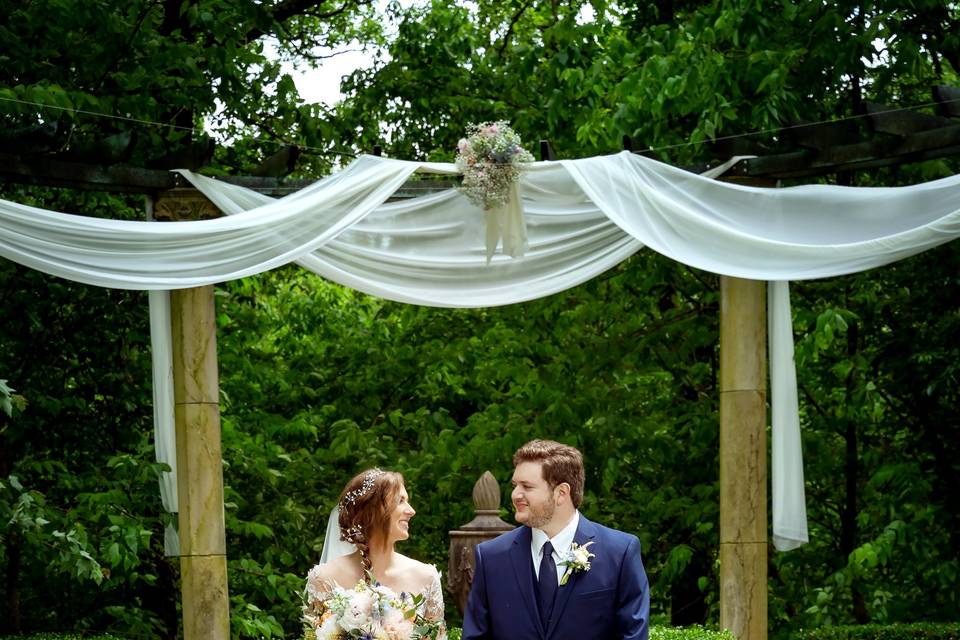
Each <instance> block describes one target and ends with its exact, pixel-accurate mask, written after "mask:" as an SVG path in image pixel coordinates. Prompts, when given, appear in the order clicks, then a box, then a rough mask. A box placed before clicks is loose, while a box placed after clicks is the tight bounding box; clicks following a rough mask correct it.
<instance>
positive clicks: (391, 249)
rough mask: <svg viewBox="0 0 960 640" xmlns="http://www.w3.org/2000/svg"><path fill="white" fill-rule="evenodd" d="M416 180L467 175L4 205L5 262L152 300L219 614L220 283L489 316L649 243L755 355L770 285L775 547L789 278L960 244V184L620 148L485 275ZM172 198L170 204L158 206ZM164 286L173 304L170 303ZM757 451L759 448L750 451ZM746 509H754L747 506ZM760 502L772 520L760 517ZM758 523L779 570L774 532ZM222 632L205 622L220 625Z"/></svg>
mask: <svg viewBox="0 0 960 640" xmlns="http://www.w3.org/2000/svg"><path fill="white" fill-rule="evenodd" d="M417 172H426V173H436V174H446V175H452V174H454V173H455V172H456V170H455V168H454V167H453V166H452V165H449V164H441V163H416V162H406V161H400V160H390V159H384V158H379V157H375V156H363V157H361V158H359V159H358V160H357V161H355V162H354V163H352V164H350V165H348V166H347V167H345V168H344V169H343V170H342V171H340V172H338V173H336V174H334V175H332V176H330V177H328V178H325V179H323V180H320V181H318V182H316V183H314V184H312V185H310V186H308V187H306V188H304V189H301V190H299V191H297V192H295V193H293V194H291V195H288V196H285V197H283V198H279V199H276V200H274V199H271V198H269V197H268V196H264V195H262V194H259V193H257V192H256V191H254V190H251V189H248V188H244V187H240V186H237V185H233V184H229V183H227V182H225V181H221V180H215V179H211V178H206V177H203V176H200V175H197V174H194V173H191V172H188V171H182V172H180V175H182V176H183V178H184V179H185V180H187V181H188V182H189V183H190V184H191V185H192V186H193V187H194V188H196V189H197V190H198V191H199V192H200V193H202V194H203V195H204V196H205V197H206V198H207V199H209V201H210V202H212V203H213V204H214V205H215V206H216V207H217V208H218V209H219V210H220V211H222V212H223V213H225V214H228V215H227V216H226V217H222V218H216V219H209V220H192V221H184V222H178V223H176V224H170V223H166V222H121V221H112V220H103V219H91V218H85V217H80V216H72V215H69V214H64V213H58V212H52V211H45V210H42V209H37V208H33V207H29V206H26V205H22V204H17V203H13V202H6V201H0V255H2V256H4V257H6V258H8V259H10V260H13V261H15V262H18V263H20V264H23V265H25V266H28V267H31V268H34V269H37V270H40V271H43V272H45V273H49V274H52V275H56V276H60V277H63V278H67V279H70V280H75V281H78V282H84V283H87V284H92V285H96V286H104V287H114V288H125V289H140V290H148V291H150V292H151V293H150V299H151V324H152V331H153V340H154V347H155V348H154V356H155V361H154V363H155V368H154V384H155V386H154V390H155V398H156V406H155V411H156V414H157V439H156V441H157V455H158V459H159V460H161V461H166V462H168V463H169V464H170V465H171V468H173V469H174V473H171V474H168V475H167V476H166V477H165V478H164V479H162V482H161V486H162V495H163V497H164V505H165V507H166V508H168V509H170V510H171V511H179V513H180V523H181V528H180V533H181V536H182V543H183V545H184V548H183V549H182V558H181V563H182V564H183V566H184V574H183V575H184V582H185V583H186V582H188V581H191V580H192V581H194V582H195V585H194V586H195V587H196V589H197V592H198V593H199V592H202V591H204V590H206V591H207V592H209V593H211V594H218V593H220V592H221V591H222V594H221V595H222V598H220V597H219V596H217V597H216V598H215V600H217V601H216V602H214V603H213V606H214V608H216V607H220V606H221V604H220V603H221V602H222V606H223V607H225V606H226V586H225V563H224V567H223V572H222V573H223V583H222V584H220V583H219V582H218V580H220V574H221V571H220V570H219V569H211V568H209V567H207V568H199V567H200V565H202V564H204V563H208V562H210V561H211V559H212V562H219V561H218V560H217V557H225V556H224V554H225V548H224V545H225V543H224V542H223V539H222V533H223V532H222V529H223V524H222V477H221V476H220V475H219V474H220V468H219V457H220V453H219V417H218V416H219V413H218V408H217V406H218V405H217V403H218V397H217V395H218V394H217V391H216V350H215V329H214V326H215V325H214V323H213V322H212V320H213V317H212V313H211V312H212V304H213V297H212V285H213V284H215V283H217V282H223V281H227V280H230V279H235V278H242V277H244V276H248V275H252V274H255V273H260V272H263V271H266V270H269V269H272V268H275V267H278V266H280V265H283V264H287V263H290V262H297V263H298V264H300V265H301V266H303V267H305V268H308V269H310V270H312V271H314V272H316V273H318V274H320V275H322V276H324V277H326V278H328V279H331V280H333V281H335V282H339V283H341V284H344V285H346V286H350V287H353V288H356V289H358V290H361V291H365V292H367V293H371V294H374V295H378V296H382V297H384V298H388V299H392V300H396V301H400V302H405V303H412V304H423V305H432V306H459V307H474V306H493V305H502V304H511V303H516V302H522V301H524V300H530V299H534V298H537V297H542V296H546V295H550V294H552V293H555V292H558V291H562V290H564V289H567V288H570V287H572V286H575V285H577V284H579V283H582V282H584V281H586V280H589V279H590V278H592V277H594V276H596V275H598V274H600V273H602V272H603V271H605V270H607V269H609V268H612V267H613V266H615V265H616V264H619V263H620V262H621V261H622V260H624V259H626V258H627V257H629V256H630V255H632V254H634V253H635V252H637V251H639V250H641V249H643V248H645V247H646V248H650V249H653V250H655V251H658V252H659V253H662V254H664V255H666V256H667V257H670V258H672V259H674V260H677V261H679V262H682V263H684V264H687V265H690V266H693V267H697V268H701V269H705V270H708V271H712V272H715V273H718V274H720V275H721V276H724V278H723V282H724V287H725V293H724V296H725V297H724V303H722V313H726V314H727V317H728V322H727V324H726V325H724V324H723V323H722V326H721V340H722V341H724V340H728V341H739V340H740V336H742V335H743V334H751V337H752V338H753V339H754V342H756V341H757V340H756V338H757V334H759V336H760V338H761V340H759V342H761V343H762V336H763V334H764V332H765V331H767V328H766V327H765V326H763V323H762V317H763V308H762V305H761V306H760V307H759V308H758V307H757V302H758V301H761V302H762V296H763V293H762V292H763V288H762V284H761V283H763V282H765V281H766V282H769V283H770V284H769V298H768V303H769V309H770V311H769V334H770V377H771V392H772V406H773V410H772V423H773V428H774V432H773V433H774V440H773V467H772V468H773V505H774V506H773V511H774V513H773V528H774V532H773V533H774V542H775V544H776V545H777V546H778V548H781V549H788V548H792V547H794V546H796V545H798V544H801V543H802V542H804V541H805V540H806V518H805V510H804V503H803V476H802V461H801V454H800V434H799V419H798V410H797V398H796V383H795V371H794V369H793V361H792V335H791V322H790V313H789V293H788V287H787V282H788V281H789V280H797V279H807V278H820V277H828V276H836V275H843V274H848V273H854V272H857V271H862V270H864V269H869V268H872V267H877V266H881V265H884V264H888V263H890V262H894V261H896V260H900V259H903V258H906V257H908V256H910V255H914V254H916V253H919V252H921V251H924V250H927V249H930V248H933V247H935V246H938V245H940V244H943V243H946V242H949V241H951V240H954V239H956V238H957V237H958V235H960V176H953V177H950V178H945V179H942V180H938V181H934V182H930V183H924V184H920V185H915V186H910V187H898V188H854V187H836V186H825V185H810V186H802V187H791V188H784V189H764V188H757V187H750V186H745V185H738V184H729V183H724V182H719V181H716V180H713V179H711V178H709V177H706V176H701V175H697V174H693V173H690V172H687V171H684V170H681V169H677V168H675V167H671V166H669V165H665V164H662V163H659V162H657V161H654V160H651V159H649V158H644V157H641V156H637V155H634V154H632V153H627V152H623V153H620V154H616V155H612V156H602V157H595V158H584V159H579V160H563V161H558V162H538V163H531V164H530V165H529V166H528V168H527V170H526V171H525V172H524V178H523V180H522V189H521V195H522V203H523V211H524V219H525V221H526V228H527V236H528V242H527V247H526V250H525V251H523V252H522V255H518V256H516V257H512V258H511V257H507V256H505V255H499V254H498V255H494V256H493V258H492V260H490V261H489V263H488V262H487V260H486V250H487V246H486V242H485V238H486V232H487V229H486V228H485V224H486V222H485V218H484V215H483V212H482V211H480V210H479V209H477V208H476V207H474V206H473V205H471V204H470V203H469V202H467V201H466V200H465V199H464V198H463V197H462V196H461V195H460V194H459V193H458V192H457V191H455V190H446V191H442V192H437V193H432V194H429V195H424V196H420V197H414V198H408V199H404V200H399V201H390V198H391V196H393V194H394V193H395V192H396V191H397V190H398V189H399V188H401V187H402V186H403V185H404V184H405V183H407V181H408V180H410V178H411V177H412V176H413V175H414V174H415V173H417ZM177 197H178V196H170V195H169V194H168V195H167V196H161V197H160V198H159V200H158V202H157V203H156V205H157V207H158V208H161V207H162V206H164V199H165V198H166V199H167V201H168V203H169V201H170V199H171V198H173V199H174V201H175V199H176V198H177ZM174 206H175V205H174ZM168 291H173V292H174V293H173V303H172V305H171V302H170V296H168V294H167V292H168ZM738 291H748V292H749V297H748V298H747V299H748V300H749V301H750V303H749V304H741V303H739V302H737V301H736V300H734V299H733V298H728V297H727V295H728V294H729V295H736V292H738ZM171 307H172V309H171ZM171 318H172V319H173V322H172V324H171ZM758 318H759V319H760V320H761V322H760V323H759V324H758V323H757V319H758ZM740 323H750V325H749V326H746V325H745V324H740ZM748 342H749V340H748ZM721 348H722V350H725V351H726V352H727V353H728V354H731V355H729V356H728V357H729V358H730V359H734V360H736V359H740V360H741V361H742V363H743V365H744V366H742V367H736V368H733V369H730V371H732V372H733V373H732V374H731V375H727V376H722V379H721V394H722V395H721V421H723V420H724V416H723V414H724V412H725V411H726V412H727V413H728V414H729V413H730V412H731V411H734V412H743V413H746V414H750V416H749V419H750V420H752V421H753V423H754V426H755V425H756V424H758V420H759V424H760V427H761V431H763V430H764V429H765V426H766V418H765V415H766V414H765V409H763V407H765V375H766V372H765V367H764V362H763V354H762V352H761V353H760V354H759V356H758V354H757V352H756V351H755V350H754V351H749V350H748V351H747V352H745V353H743V354H740V353H739V351H738V350H737V349H736V348H726V349H724V346H723V344H722V347H721ZM721 359H724V356H723V355H722V356H721ZM173 363H177V366H174V364H173ZM175 371H176V372H178V373H176V375H175ZM211 374H212V378H211ZM211 380H212V383H211ZM724 393H728V395H727V396H726V397H727V398H729V400H728V401H727V402H726V403H725V402H724V397H725V396H724V395H723V394H724ZM758 407H759V408H760V409H759V410H760V413H759V416H760V417H759V419H758V418H757V416H756V413H757V411H758ZM174 415H176V416H177V419H176V420H174ZM174 422H176V427H175V428H173V424H174ZM214 437H215V438H216V442H213V438H214ZM178 438H180V440H178ZM183 440H187V441H188V442H183ZM723 443H724V438H723V436H721V446H724V444H723ZM728 444H729V443H728ZM754 450H755V451H756V450H761V451H762V448H761V447H758V446H756V444H754ZM761 455H765V454H761ZM214 458H215V459H216V460H215V465H214V464H213V463H214ZM211 465H213V466H214V467H215V468H213V469H208V470H209V471H211V473H206V474H202V475H190V478H191V482H189V483H188V482H185V481H182V480H181V482H180V484H179V485H178V484H177V480H176V475H177V473H179V474H180V476H181V478H183V477H184V475H185V474H191V473H192V471H193V469H194V468H196V467H198V466H208V467H209V466H211ZM759 466H761V467H763V466H765V465H763V464H761V465H759ZM721 473H723V471H721ZM753 473H759V471H757V470H756V469H754V470H753ZM756 479H757V478H756V477H754V478H753V481H754V484H755V483H756V482H755V481H756ZM764 481H765V470H764V471H763V477H762V478H761V484H762V483H763V482H764ZM218 483H219V486H218ZM188 485H189V486H188ZM218 492H219V493H218ZM218 495H219V501H217V496H218ZM744 496H747V497H746V499H748V500H750V499H755V497H756V496H755V495H754V496H753V498H750V496H749V494H743V495H737V496H734V499H735V500H737V499H741V498H744ZM178 502H179V504H178ZM763 502H765V500H764V501H763ZM201 505H207V506H212V507H213V509H212V510H211V509H207V508H204V507H203V506H201ZM217 505H219V509H220V511H219V513H217V512H216V511H217ZM749 506H751V505H748V507H749ZM752 507H754V508H758V509H759V508H762V509H763V512H764V513H765V506H762V505H756V504H755V505H752ZM754 515H756V514H754ZM723 517H724V516H723V515H722V516H721V518H723ZM218 518H219V520H220V522H219V531H218V524H217V522H216V520H217V519H218ZM754 519H755V520H756V519H758V518H756V517H755V518H754ZM759 520H761V526H762V531H763V533H762V534H761V538H763V545H764V546H763V553H762V562H763V563H765V562H766V551H765V549H766V547H765V544H766V542H765V537H766V534H765V531H766V518H765V516H764V517H763V518H759ZM738 535H739V534H738ZM751 535H754V536H755V532H752V533H751ZM748 537H749V536H748ZM721 542H724V540H723V539H722V540H721ZM747 542H748V543H756V542H758V541H757V540H748V541H747ZM743 548H746V547H736V548H735V549H736V550H735V552H734V553H735V554H739V553H741V551H742V549H743ZM760 555H761V554H759V553H755V552H751V553H750V554H749V556H750V557H749V558H747V557H744V558H743V559H742V561H741V568H742V570H743V571H748V570H751V569H752V566H751V565H752V564H756V562H759V561H760V560H759V558H760ZM204 558H206V559H204ZM193 564H196V565H197V567H198V568H197V570H196V571H194V570H193V567H192V566H191V565H193ZM764 575H765V572H764ZM736 579H738V576H737V575H733V576H730V577H729V580H728V579H724V578H722V579H721V590H722V597H724V594H727V597H729V594H728V592H729V591H730V590H731V589H735V585H732V584H730V583H731V581H735V580H736ZM191 588H193V587H191ZM184 589H185V591H184V593H187V591H186V589H187V586H186V585H185V587H184ZM764 597H765V595H764ZM208 604H209V603H208ZM193 606H194V605H193V604H190V605H188V603H186V602H185V603H184V618H185V627H186V626H187V623H186V619H187V617H188V616H198V615H199V613H200V612H199V611H197V610H191V609H190V608H191V607H193ZM220 617H222V613H216V615H214V616H212V617H209V616H208V620H207V622H208V623H209V622H210V621H213V622H214V623H216V622H217V620H218V619H219V618H220ZM765 622H766V621H765V616H763V623H764V625H765ZM734 626H736V625H734ZM191 628H192V629H194V630H197V629H199V627H191ZM209 628H212V627H209V626H208V629H209ZM190 633H191V632H190V631H187V637H188V638H189V637H191V635H190ZM203 637H215V636H211V635H209V634H208V633H207V632H204V635H203ZM741 637H745V636H741Z"/></svg>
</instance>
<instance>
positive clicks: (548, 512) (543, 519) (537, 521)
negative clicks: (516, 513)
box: [523, 501, 557, 529]
mask: <svg viewBox="0 0 960 640" xmlns="http://www.w3.org/2000/svg"><path fill="white" fill-rule="evenodd" d="M556 510H557V505H556V504H554V503H553V501H548V502H545V503H543V504H542V505H539V506H536V507H534V506H533V505H532V504H530V503H527V520H526V521H525V522H524V523H523V524H525V525H526V526H528V527H532V528H534V529H543V527H544V526H546V525H547V524H548V523H549V522H550V521H551V520H553V514H554V512H555V511H556Z"/></svg>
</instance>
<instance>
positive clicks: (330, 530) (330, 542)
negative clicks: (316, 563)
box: [320, 506, 357, 563]
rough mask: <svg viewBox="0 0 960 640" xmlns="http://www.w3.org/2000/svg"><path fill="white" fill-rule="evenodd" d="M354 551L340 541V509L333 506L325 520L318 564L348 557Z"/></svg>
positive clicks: (353, 548)
mask: <svg viewBox="0 0 960 640" xmlns="http://www.w3.org/2000/svg"><path fill="white" fill-rule="evenodd" d="M356 550H357V548H356V547H355V546H353V545H352V544H350V543H349V542H344V541H343V540H341V539H340V509H339V508H338V507H336V506H335V507H334V508H333V510H332V511H331V512H330V517H329V518H328V519H327V533H326V535H325V536H324V537H323V548H322V549H321V550H320V562H321V563H326V562H330V561H331V560H333V559H334V558H339V557H340V556H347V555H350V554H351V553H353V552H354V551H356Z"/></svg>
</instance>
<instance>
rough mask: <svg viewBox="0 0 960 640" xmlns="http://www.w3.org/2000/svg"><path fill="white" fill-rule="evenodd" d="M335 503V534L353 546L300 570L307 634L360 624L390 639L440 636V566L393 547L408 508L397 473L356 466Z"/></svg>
mask: <svg viewBox="0 0 960 640" xmlns="http://www.w3.org/2000/svg"><path fill="white" fill-rule="evenodd" d="M337 507H338V510H339V525H340V527H339V528H340V539H341V540H343V541H344V542H347V543H350V544H352V545H354V547H355V548H356V550H355V551H353V552H352V553H350V554H348V555H343V556H339V557H334V558H331V559H329V560H327V561H326V562H321V563H320V564H318V565H317V566H315V567H313V568H312V569H311V570H310V572H309V573H308V574H307V586H306V604H305V605H304V609H303V610H304V621H305V623H306V624H307V627H308V632H309V635H308V637H309V638H311V639H312V638H317V639H318V640H328V639H329V640H335V639H339V638H341V637H347V633H348V632H350V631H360V632H362V633H364V634H366V635H367V636H368V637H375V638H380V637H383V638H389V639H390V640H409V639H410V638H424V639H425V640H426V639H427V638H430V639H432V640H445V639H446V629H445V626H444V622H443V593H442V590H441V586H440V573H439V572H438V571H437V569H436V567H434V566H432V565H427V564H424V563H422V562H418V561H416V560H414V559H412V558H408V557H407V556H404V555H402V554H400V553H397V552H396V551H395V550H394V545H395V544H396V543H397V542H398V541H400V540H406V539H407V538H409V537H410V519H411V518H413V516H414V515H415V514H416V511H414V509H413V507H412V506H410V500H409V497H408V495H407V489H406V487H405V486H404V480H403V476H402V475H400V474H399V473H396V472H392V471H382V470H380V469H369V470H367V471H364V472H362V473H360V474H358V475H357V476H355V477H354V478H353V479H352V480H350V482H348V483H347V486H346V487H344V489H343V493H342V494H341V496H340V502H339V503H338V505H337ZM328 531H329V530H328ZM329 543H330V541H329V540H328V541H327V546H329Z"/></svg>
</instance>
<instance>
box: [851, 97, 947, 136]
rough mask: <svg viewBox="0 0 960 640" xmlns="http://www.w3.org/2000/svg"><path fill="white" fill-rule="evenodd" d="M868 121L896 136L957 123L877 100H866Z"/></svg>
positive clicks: (874, 128) (874, 126)
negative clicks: (898, 107)
mask: <svg viewBox="0 0 960 640" xmlns="http://www.w3.org/2000/svg"><path fill="white" fill-rule="evenodd" d="M863 106H864V109H865V110H866V113H867V116H868V117H867V123H868V124H869V125H870V128H872V129H873V130H874V131H876V132H877V133H890V134H893V135H895V136H907V135H910V134H911V133H918V132H920V131H930V130H932V129H940V128H943V127H950V126H953V125H954V124H956V123H955V122H954V121H952V120H950V119H949V118H941V117H940V116H931V115H929V114H926V113H920V112H919V111H909V110H905V109H896V108H895V107H891V106H888V105H885V104H880V103H877V102H864V103H863Z"/></svg>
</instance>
